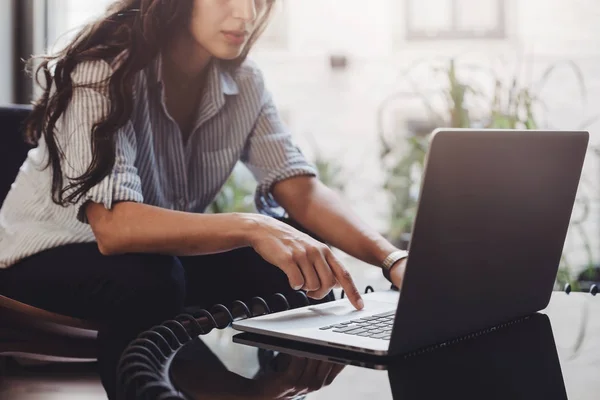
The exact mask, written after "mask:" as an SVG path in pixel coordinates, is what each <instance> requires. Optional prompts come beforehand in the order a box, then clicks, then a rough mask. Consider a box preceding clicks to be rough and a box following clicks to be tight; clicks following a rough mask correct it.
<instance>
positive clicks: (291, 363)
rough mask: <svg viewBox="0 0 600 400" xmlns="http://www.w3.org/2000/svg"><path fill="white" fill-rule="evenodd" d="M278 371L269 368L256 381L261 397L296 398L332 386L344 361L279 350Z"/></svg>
mask: <svg viewBox="0 0 600 400" xmlns="http://www.w3.org/2000/svg"><path fill="white" fill-rule="evenodd" d="M274 361H276V364H277V371H269V372H267V373H266V374H265V376H263V377H261V378H259V379H258V380H257V381H255V387H254V388H253V390H251V391H250V392H251V393H252V392H254V394H256V395H257V396H258V398H261V399H273V400H275V399H276V400H283V399H294V398H297V397H298V396H301V395H305V394H308V393H311V392H315V391H317V390H320V389H322V388H323V387H326V386H329V385H330V384H331V383H332V382H333V380H334V379H335V378H336V377H337V376H338V375H339V374H340V372H342V370H343V369H344V366H343V365H340V364H333V363H329V362H325V361H318V360H313V359H308V358H301V357H294V356H290V355H287V354H283V353H282V354H279V355H278V356H277V358H276V359H275V360H274Z"/></svg>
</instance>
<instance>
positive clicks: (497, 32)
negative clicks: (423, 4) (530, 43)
mask: <svg viewBox="0 0 600 400" xmlns="http://www.w3.org/2000/svg"><path fill="white" fill-rule="evenodd" d="M415 1H419V0H404V23H405V40H407V41H434V40H501V39H506V38H507V26H506V22H507V18H506V14H507V2H506V0H493V1H494V2H495V3H496V7H497V17H496V26H495V27H494V28H493V29H489V30H486V31H483V32H478V31H473V30H468V29H462V28H460V27H459V26H458V11H459V8H458V1H459V0H448V1H450V3H451V9H452V27H451V28H450V29H448V30H443V29H440V30H437V31H436V32H435V33H434V34H431V33H428V32H426V31H423V30H419V29H415V28H413V27H412V21H411V17H410V16H411V12H412V7H413V2H415Z"/></svg>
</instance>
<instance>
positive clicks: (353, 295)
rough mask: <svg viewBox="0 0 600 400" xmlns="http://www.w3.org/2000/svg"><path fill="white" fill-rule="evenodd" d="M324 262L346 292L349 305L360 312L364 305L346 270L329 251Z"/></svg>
mask: <svg viewBox="0 0 600 400" xmlns="http://www.w3.org/2000/svg"><path fill="white" fill-rule="evenodd" d="M326 260H327V263H328V264H329V266H330V267H331V270H332V271H333V274H334V275H335V277H336V279H337V281H338V282H339V283H340V285H341V286H342V288H343V289H344V291H345V292H346V295H347V296H348V300H350V303H352V305H353V306H354V307H355V308H356V309H357V310H362V309H363V307H364V306H365V304H364V302H363V299H362V297H361V296H360V292H359V291H358V288H357V287H356V285H355V284H354V280H352V276H351V275H350V273H349V272H348V270H347V269H346V268H344V267H343V266H342V264H341V263H340V262H339V261H338V259H337V257H336V256H335V255H334V254H333V253H332V252H331V251H328V252H327V254H326Z"/></svg>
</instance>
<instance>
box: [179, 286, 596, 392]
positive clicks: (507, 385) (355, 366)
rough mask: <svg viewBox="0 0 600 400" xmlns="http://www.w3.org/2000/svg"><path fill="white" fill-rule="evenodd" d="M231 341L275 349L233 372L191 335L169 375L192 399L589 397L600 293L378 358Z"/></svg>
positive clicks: (257, 340)
mask: <svg viewBox="0 0 600 400" xmlns="http://www.w3.org/2000/svg"><path fill="white" fill-rule="evenodd" d="M233 341H234V343H229V345H228V346H227V348H225V349H224V350H222V351H221V356H223V355H225V356H227V355H228V354H229V355H235V354H236V353H240V352H244V351H246V352H247V351H249V350H254V349H255V347H258V348H262V349H263V350H261V354H263V355H264V354H273V357H272V358H270V359H268V360H267V361H266V362H264V363H262V366H261V368H260V370H259V372H258V373H255V371H256V367H257V365H258V358H257V357H254V358H252V359H251V361H249V359H246V361H245V362H246V365H244V366H242V365H235V367H236V370H238V372H237V373H236V372H232V368H227V367H226V366H225V365H224V364H223V363H222V362H221V360H220V359H219V357H217V356H216V355H215V353H213V352H212V351H211V350H210V348H209V347H208V346H207V345H206V344H205V343H204V342H203V341H202V340H201V339H195V340H193V341H191V342H189V343H188V344H187V345H185V346H184V347H182V348H181V349H180V351H179V352H178V353H177V354H176V356H175V357H174V359H173V361H172V363H171V365H170V369H169V376H170V379H171V383H172V384H173V385H174V386H175V387H176V388H177V389H178V390H179V391H180V392H181V393H182V395H184V396H185V397H187V398H190V399H208V398H210V399H259V398H260V399H293V398H298V396H300V397H302V396H306V397H307V398H309V399H321V398H323V399H325V398H327V399H337V398H340V399H342V398H343V399H369V400H375V399H403V400H404V399H408V400H411V399H439V398H449V399H454V398H457V399H458V398H460V399H482V398H485V399H549V400H553V399H556V400H563V399H583V400H588V399H589V400H592V399H597V398H598V393H600V379H599V378H598V377H600V298H599V297H594V296H591V295H589V294H582V293H572V294H570V295H567V294H565V293H558V292H556V293H554V295H553V297H552V300H551V302H550V305H549V306H548V308H547V309H546V310H544V311H543V312H542V313H538V314H534V315H531V316H529V317H526V318H523V319H520V320H517V321H514V322H512V323H509V324H507V325H505V326H503V327H502V328H499V329H497V330H495V331H493V332H490V333H487V334H482V335H474V336H472V337H469V338H468V339H465V340H457V341H453V342H452V343H448V344H445V345H440V346H435V347H432V348H429V349H425V350H422V351H419V352H415V353H412V354H407V355H402V356H399V357H391V358H385V359H382V358H370V357H358V356H356V354H350V353H346V352H343V351H332V350H325V349H322V348H319V347H316V346H307V345H304V344H303V345H297V344H294V343H292V342H288V341H285V340H274V339H272V338H265V337H261V336H257V335H251V334H246V333H244V334H239V335H236V336H234V339H233ZM251 364H253V365H251ZM243 367H246V369H247V371H249V372H248V373H242V372H239V371H241V370H243Z"/></svg>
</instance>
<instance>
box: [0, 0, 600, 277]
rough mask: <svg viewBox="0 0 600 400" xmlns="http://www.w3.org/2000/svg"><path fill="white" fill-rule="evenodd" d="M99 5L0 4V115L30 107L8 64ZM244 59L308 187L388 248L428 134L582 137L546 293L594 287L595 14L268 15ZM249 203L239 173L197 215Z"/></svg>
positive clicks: (412, 8)
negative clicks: (314, 173)
mask: <svg viewBox="0 0 600 400" xmlns="http://www.w3.org/2000/svg"><path fill="white" fill-rule="evenodd" d="M110 3H111V0H94V1H84V0H12V1H11V0H0V52H1V53H2V54H13V55H14V57H1V58H0V103H29V102H30V101H31V100H32V98H33V97H35V96H36V94H37V90H36V88H35V87H34V86H33V85H32V81H31V79H30V78H29V77H27V76H26V75H25V74H24V73H23V72H22V71H23V63H22V62H21V59H26V58H28V57H29V56H30V55H31V54H39V53H42V52H45V51H54V50H57V49H59V48H61V47H62V46H64V45H65V43H67V42H68V40H69V39H70V38H71V37H72V36H73V35H74V34H75V33H76V32H77V30H78V29H79V28H80V27H81V26H82V24H84V23H86V22H88V21H90V20H92V19H93V18H95V17H98V16H100V15H101V14H102V13H103V12H104V10H105V9H106V6H107V5H108V4H110ZM252 58H253V59H254V60H255V61H256V62H257V63H258V64H259V66H260V67H261V68H262V70H263V71H264V74H265V76H266V79H267V84H268V87H269V89H270V90H271V91H272V92H273V95H274V98H275V100H276V103H277V104H278V106H279V109H280V112H281V115H282V117H283V118H284V120H285V121H286V123H287V125H288V126H289V128H290V130H291V131H292V132H293V134H294V136H295V138H296V141H297V143H298V145H299V146H300V147H301V149H302V150H303V151H304V153H305V154H306V156H307V157H308V158H309V159H310V160H311V161H313V162H315V163H316V164H317V166H318V168H319V171H320V173H321V178H322V180H323V181H325V183H327V184H328V185H329V186H331V187H333V188H335V189H336V190H338V191H339V192H340V193H341V194H342V195H343V196H344V197H345V198H347V199H348V201H349V202H350V204H351V205H352V206H353V207H354V209H355V210H356V211H357V212H358V213H359V215H360V216H361V217H362V218H364V219H365V220H366V221H368V222H370V223H371V224H373V225H374V226H376V227H377V229H378V230H380V231H381V232H382V233H383V234H385V235H386V236H387V237H389V238H390V239H391V240H393V241H394V242H396V243H397V244H399V245H406V244H407V243H408V241H409V240H410V229H411V224H412V218H413V217H414V212H415V206H416V202H417V200H418V190H419V183H420V174H421V169H422V165H423V156H424V154H425V151H426V149H427V142H426V138H427V135H428V134H429V133H431V131H432V130H433V129H435V128H436V127H447V126H452V127H499V128H511V127H524V128H531V129H534V128H558V129H587V130H589V131H590V133H591V137H592V146H591V147H590V152H589V155H588V158H587V161H586V166H585V171H584V177H583V179H582V182H581V187H580V190H579V195H578V200H577V205H576V207H575V210H574V213H573V218H572V223H571V229H570V231H569V235H568V240H567V243H566V246H565V250H564V256H563V261H562V263H561V270H560V273H559V275H558V277H557V287H559V286H562V285H564V284H565V283H566V282H571V283H572V284H574V285H578V286H581V287H582V288H583V289H585V286H586V285H588V283H587V282H589V281H591V280H592V279H593V278H594V276H592V275H593V274H592V272H593V271H594V269H595V268H596V263H597V261H598V256H599V254H598V253H599V251H598V250H599V249H600V224H599V223H598V222H599V218H600V213H599V212H598V204H600V202H599V201H598V200H599V195H600V174H599V173H600V169H599V168H600V165H599V163H598V157H599V155H598V153H597V151H596V146H597V145H598V144H600V143H599V139H598V133H597V131H598V130H599V129H600V118H599V115H600V2H599V1H598V0H369V1H365V0H281V1H279V4H278V10H277V13H276V16H275V17H274V19H273V21H272V23H271V26H270V28H269V29H268V31H267V32H266V33H265V35H264V36H263V38H262V39H261V41H260V43H259V45H258V46H257V47H256V48H255V50H254V51H253V53H252ZM500 167H501V166H500ZM254 187H255V182H254V181H253V180H252V178H251V176H250V175H249V173H248V171H246V170H245V169H244V168H243V167H241V166H240V168H238V169H236V171H235V173H234V175H233V176H232V177H231V179H230V180H229V182H228V184H227V186H226V187H225V188H224V190H223V192H222V193H221V194H220V195H219V196H218V198H217V199H216V200H215V202H214V203H213V204H212V205H211V207H210V209H209V210H208V211H209V212H227V211H250V212H251V211H254V208H253V207H254V205H253V199H252V197H253V190H254ZM515 229H518V227H515ZM347 262H348V263H351V264H352V263H355V264H356V261H354V260H350V259H348V260H347ZM355 264H353V265H355ZM356 265H358V264H356ZM357 268H360V266H357ZM586 271H587V273H589V274H590V275H589V276H586V275H585V273H586ZM595 271H596V275H598V272H597V271H598V270H597V269H596V270H595ZM375 272H376V271H375ZM582 273H583V274H584V275H581V274H582ZM595 279H596V280H598V279H600V278H599V277H598V276H596V277H595ZM359 281H360V278H359Z"/></svg>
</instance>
